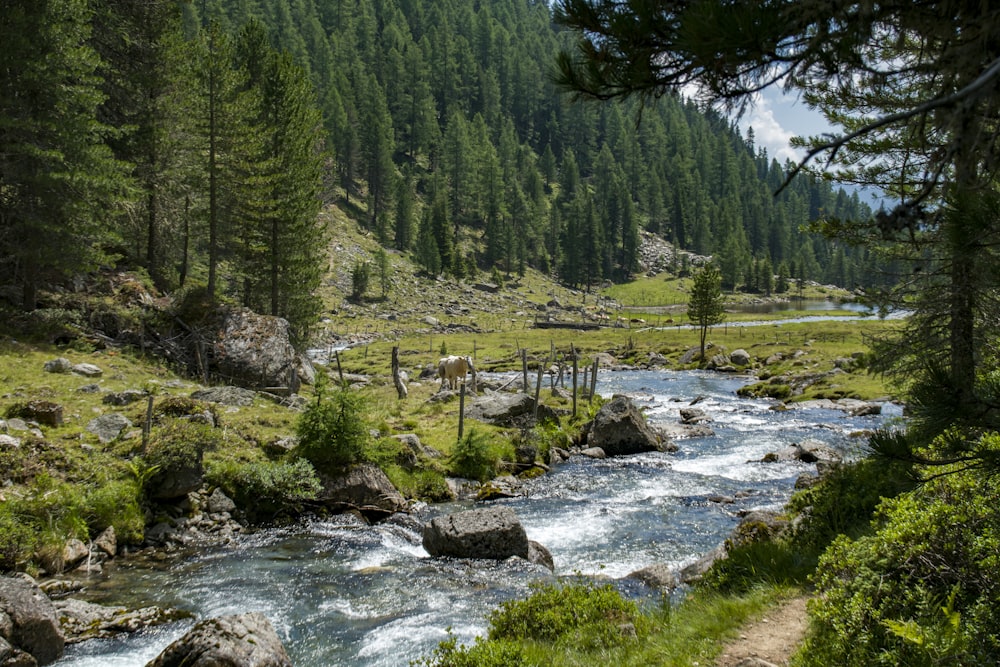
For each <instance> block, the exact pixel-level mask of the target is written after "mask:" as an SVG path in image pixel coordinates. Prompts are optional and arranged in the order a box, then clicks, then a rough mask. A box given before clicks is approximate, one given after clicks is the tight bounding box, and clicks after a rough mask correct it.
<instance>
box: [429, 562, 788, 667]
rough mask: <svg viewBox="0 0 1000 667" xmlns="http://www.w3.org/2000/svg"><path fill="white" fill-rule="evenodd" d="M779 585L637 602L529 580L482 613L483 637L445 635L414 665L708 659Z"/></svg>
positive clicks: (676, 666)
mask: <svg viewBox="0 0 1000 667" xmlns="http://www.w3.org/2000/svg"><path fill="white" fill-rule="evenodd" d="M782 594H784V591H783V590H781V589H777V588H766V587H759V588H757V589H755V590H754V591H751V592H750V593H748V594H747V595H742V596H720V595H717V594H715V593H711V592H707V591H694V592H693V593H692V594H691V595H689V596H688V597H687V598H685V599H684V601H683V602H681V603H680V604H678V605H676V606H671V605H670V604H669V602H667V601H666V600H664V601H663V603H662V604H659V605H642V606H640V605H639V604H637V603H636V602H635V601H632V600H627V599H625V598H623V597H622V595H621V594H620V593H619V592H618V591H617V590H616V589H614V588H613V587H612V586H611V585H609V584H603V585H599V584H597V583H595V582H587V581H579V580H578V581H573V582H564V583H546V584H539V585H536V586H535V587H534V590H533V592H532V594H531V595H530V596H529V597H527V598H526V599H523V600H512V601H510V602H507V603H504V604H503V605H501V607H499V608H498V609H497V610H496V611H494V612H493V614H491V615H490V618H489V623H490V627H489V632H488V635H487V637H486V638H483V637H478V638H477V639H476V641H475V642H474V643H473V645H471V646H465V645H459V643H458V640H457V638H455V637H454V636H451V637H449V638H448V639H447V640H446V641H444V642H442V643H441V644H440V645H439V646H438V648H437V649H436V650H435V651H434V653H433V654H432V655H431V656H429V657H426V658H424V659H423V660H419V661H416V662H414V663H412V664H414V665H416V666H418V667H500V666H503V667H509V666H510V665H525V666H535V665H537V666H539V667H541V666H543V665H544V666H545V667H564V666H565V667H569V666H574V667H579V666H581V665H602V666H603V665H608V664H617V665H621V666H622V667H625V666H628V667H646V666H648V665H659V666H661V667H681V666H682V665H691V664H693V663H696V662H701V664H710V663H711V662H712V660H713V658H714V657H715V656H716V655H717V654H718V652H719V649H720V647H721V646H722V642H723V641H724V640H725V639H726V638H728V637H729V636H731V635H732V634H733V633H735V631H736V629H737V628H738V627H739V626H740V624H742V623H743V622H745V621H746V620H747V619H748V618H749V617H750V616H752V615H754V614H757V613H759V612H760V611H761V610H762V609H763V608H764V607H765V606H766V605H767V604H769V603H771V602H774V600H775V599H776V598H777V597H779V596H780V595H782Z"/></svg>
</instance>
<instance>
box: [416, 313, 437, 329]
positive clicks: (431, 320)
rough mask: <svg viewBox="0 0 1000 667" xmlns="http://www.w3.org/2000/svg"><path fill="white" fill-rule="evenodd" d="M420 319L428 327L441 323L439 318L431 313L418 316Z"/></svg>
mask: <svg viewBox="0 0 1000 667" xmlns="http://www.w3.org/2000/svg"><path fill="white" fill-rule="evenodd" d="M420 321H421V322H423V323H424V324H426V325H427V326H429V327H436V326H438V325H440V324H441V320H439V319H438V318H436V317H434V316H432V315H425V316H423V317H421V318H420Z"/></svg>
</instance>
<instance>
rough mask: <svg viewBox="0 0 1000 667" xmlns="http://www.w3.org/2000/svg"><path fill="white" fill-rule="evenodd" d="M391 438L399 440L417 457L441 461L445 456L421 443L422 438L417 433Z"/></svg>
mask: <svg viewBox="0 0 1000 667" xmlns="http://www.w3.org/2000/svg"><path fill="white" fill-rule="evenodd" d="M389 437H390V438H394V439H396V440H399V441H400V442H401V443H403V444H404V445H406V448H407V449H409V450H410V451H411V452H413V454H414V455H416V456H423V457H426V458H429V459H439V458H441V457H443V456H444V454H442V453H441V452H439V451H438V450H436V449H434V448H433V447H428V446H427V445H425V444H424V443H422V442H420V438H419V436H417V434H416V433H400V434H398V435H391V436H389Z"/></svg>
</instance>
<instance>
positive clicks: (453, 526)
mask: <svg viewBox="0 0 1000 667" xmlns="http://www.w3.org/2000/svg"><path fill="white" fill-rule="evenodd" d="M424 549H426V550H427V553H429V554H430V555H431V556H452V557H454V558H490V559H494V560H504V559H506V558H510V557H511V556H520V557H521V558H524V559H527V558H528V555H529V552H530V546H529V543H528V535H527V534H526V533H525V532H524V526H522V525H521V522H520V521H519V520H518V518H517V515H516V514H514V510H512V509H510V508H509V507H485V508H482V509H474V510H468V511H466V512H456V513H455V514H448V515H445V516H439V517H436V518H435V519H433V520H432V521H431V522H430V523H428V524H426V525H425V526H424Z"/></svg>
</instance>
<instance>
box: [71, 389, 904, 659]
mask: <svg viewBox="0 0 1000 667" xmlns="http://www.w3.org/2000/svg"><path fill="white" fill-rule="evenodd" d="M598 377H599V379H598V390H599V392H600V393H601V394H602V395H610V394H612V393H627V394H629V395H631V396H632V397H633V399H634V400H635V401H637V402H638V403H639V404H640V405H641V406H642V407H643V408H644V409H645V410H646V412H647V415H648V417H649V419H650V420H651V421H653V422H656V421H677V419H678V410H679V409H680V408H681V407H685V406H687V405H688V404H689V403H690V402H691V401H694V400H695V399H699V402H698V407H699V408H701V409H703V410H705V411H706V412H707V413H708V414H709V415H710V416H711V417H712V419H713V423H712V424H711V426H712V428H713V429H714V430H715V435H714V436H712V437H704V438H695V439H686V440H681V441H679V442H678V444H679V445H680V451H678V452H677V453H675V454H661V453H651V454H643V455H638V456H632V457H624V458H617V459H606V460H591V459H585V458H582V457H574V458H573V459H571V460H570V461H569V462H567V463H565V464H563V465H560V466H557V467H556V468H555V469H554V470H553V472H552V473H551V474H549V475H545V476H543V477H540V478H538V479H535V480H532V481H530V482H528V484H527V487H526V489H527V493H526V496H525V497H523V498H516V499H510V500H505V501H500V502H504V503H505V504H508V505H510V506H511V507H512V508H513V509H514V510H515V512H516V513H517V514H518V516H519V517H520V519H521V521H522V523H523V524H524V526H525V529H526V531H527V533H528V537H529V538H530V539H533V540H537V541H538V542H541V543H542V544H544V545H545V546H546V547H548V548H549V550H550V551H551V552H552V555H553V557H554V560H555V564H556V573H555V576H563V575H573V574H576V573H581V574H592V575H604V576H608V577H612V578H616V579H617V578H620V577H623V576H624V575H626V574H628V573H629V572H632V571H634V570H636V569H639V568H642V567H645V566H647V565H651V564H654V563H667V564H670V565H671V566H673V567H676V568H680V567H682V566H684V565H687V564H689V563H691V562H693V561H695V560H697V558H698V557H699V556H701V555H702V554H704V553H705V552H707V551H709V550H711V549H712V548H714V547H715V546H717V545H718V544H719V543H721V542H722V541H723V540H724V539H725V538H726V537H727V536H728V534H729V533H730V531H732V529H733V528H734V527H735V525H736V523H737V521H738V518H737V516H736V513H737V512H738V511H739V510H745V509H751V508H777V507H780V506H781V505H782V504H783V503H784V502H785V501H786V499H787V498H788V496H789V495H790V493H791V491H792V488H793V485H794V482H795V479H796V478H797V477H798V476H799V475H800V474H802V473H804V472H809V471H813V470H814V466H810V465H806V464H801V463H782V464H761V463H748V461H753V460H759V459H760V458H761V457H763V455H764V454H766V453H767V452H770V451H774V450H776V449H780V448H782V447H784V446H786V445H787V444H790V443H792V442H797V441H801V440H803V439H805V438H814V439H818V440H822V441H824V442H827V443H829V444H832V445H834V446H836V447H838V448H840V449H842V450H843V451H844V452H845V453H847V454H848V455H851V454H853V453H856V452H857V448H858V447H860V446H861V443H860V441H859V440H858V439H857V438H855V437H852V434H856V433H858V432H860V431H863V430H865V429H871V428H873V427H875V426H877V425H879V424H881V423H882V422H883V421H884V420H885V419H886V418H887V417H890V418H891V417H892V416H898V415H899V414H900V411H899V409H898V407H896V406H892V405H887V406H885V408H884V409H883V415H882V416H880V417H853V416H850V415H848V414H846V413H844V412H841V411H833V410H816V409H793V410H788V411H774V410H771V409H770V407H771V405H772V404H771V403H770V402H768V401H760V400H748V399H742V398H739V397H737V396H736V394H735V392H736V390H737V389H738V388H739V387H740V386H741V385H742V384H744V383H745V382H746V381H748V379H747V378H740V377H734V376H727V375H722V374H716V373H710V372H698V371H627V372H605V373H601V374H600V375H599V376H598ZM714 495H722V496H729V497H731V498H736V500H735V502H733V503H718V502H713V501H712V500H710V496H714ZM467 507H470V505H469V504H468V503H464V504H463V503H451V504H446V505H440V506H433V507H423V508H421V509H420V510H419V511H418V514H417V516H418V517H419V518H420V519H421V520H422V521H427V520H429V519H431V518H433V517H434V516H436V515H438V514H440V513H447V512H452V511H457V510H459V509H464V508H467ZM552 576H553V575H552V574H551V573H549V572H548V571H547V570H544V569H542V568H539V567H537V566H532V565H528V564H526V563H491V562H479V561H474V562H463V561H454V560H442V559H432V558H430V557H429V556H428V555H427V553H426V552H425V551H424V550H423V548H422V547H421V546H420V535H419V531H418V530H416V529H415V527H414V526H413V525H411V523H410V522H407V521H399V522H386V523H383V524H380V525H377V526H371V527H370V526H364V525H360V524H359V523H358V522H357V521H356V520H355V519H352V518H349V517H335V518H332V519H324V520H310V521H303V522H301V523H299V524H296V525H294V526H289V527H284V528H273V529H268V530H263V531H259V532H257V533H255V534H253V535H249V536H245V537H243V538H241V539H240V540H239V541H238V542H236V543H234V544H231V545H228V546H225V547H220V548H216V549H211V550H208V551H206V552H203V553H201V554H200V555H198V556H197V557H194V558H190V559H186V560H179V561H176V562H170V563H166V564H163V565H161V566H159V567H154V566H149V565H141V566H140V565H138V564H136V563H133V562H124V561H122V562H120V563H118V564H117V565H114V566H112V567H111V568H109V569H108V570H107V571H106V573H105V574H104V575H102V576H100V577H99V578H97V579H95V580H94V581H93V583H92V585H91V586H90V587H89V588H88V590H87V591H86V592H85V594H84V595H81V596H80V597H85V598H86V599H89V600H91V601H95V602H102V603H106V604H120V605H127V606H136V607H138V606H146V605H150V604H156V605H161V606H168V607H178V608H182V609H186V610H189V611H191V612H192V613H194V614H195V616H196V617H198V618H206V617H211V616H217V615H222V614H231V613H241V612H246V611H261V612H263V613H264V614H266V615H267V617H268V618H269V619H270V620H271V623H272V624H273V625H274V626H275V629H276V630H277V632H278V634H279V636H280V637H281V639H282V641H283V642H284V643H285V646H286V648H287V649H288V652H289V654H290V656H291V657H292V661H293V663H294V664H295V665H297V667H321V666H322V667H329V666H331V665H351V666H371V667H374V666H383V665H384V666H389V665H391V666H394V667H395V666H399V665H406V664H407V663H408V662H409V661H410V660H413V659H415V658H418V657H420V656H421V655H426V654H428V653H429V652H430V651H431V650H433V648H434V647H435V646H436V645H437V643H438V642H439V641H441V640H442V639H444V638H445V637H446V636H447V635H446V630H447V628H449V627H450V628H451V629H452V632H454V634H455V635H457V636H458V637H459V638H460V639H461V640H463V641H465V642H470V641H471V640H472V639H473V638H474V637H475V636H476V635H477V634H481V633H483V631H484V630H485V627H486V621H485V617H486V614H487V613H488V612H489V610H490V609H492V608H494V607H495V606H496V605H497V604H498V603H499V602H501V601H503V600H505V599H509V598H511V597H512V596H521V595H524V594H525V593H526V592H527V591H528V588H529V585H530V583H531V582H533V581H539V580H551V578H552ZM622 587H623V589H624V590H625V591H626V592H627V593H628V594H630V595H636V596H642V595H652V593H651V592H650V591H647V590H644V589H643V588H642V587H641V585H639V584H622ZM192 623H193V621H187V622H180V623H174V624H170V625H167V626H163V627H160V628H153V629H150V630H147V631H144V632H141V633H138V634H136V635H132V636H128V637H121V638H116V639H110V640H94V641H90V642H85V643H83V644H79V645H76V646H72V647H68V648H67V651H66V654H65V656H64V657H63V658H62V659H61V660H60V661H59V662H57V663H55V664H57V665H65V666H68V665H73V666H75V667H98V666H100V667H108V666H114V665H121V666H129V667H135V666H141V665H144V664H145V663H146V662H147V661H149V660H152V659H153V658H154V657H155V656H156V655H157V654H158V653H159V652H160V651H161V650H162V649H163V648H164V647H165V646H166V645H167V644H169V643H170V642H171V641H173V640H174V639H176V638H177V637H179V636H180V635H182V634H183V633H184V632H186V631H187V630H188V629H189V628H190V626H191V625H192Z"/></svg>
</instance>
